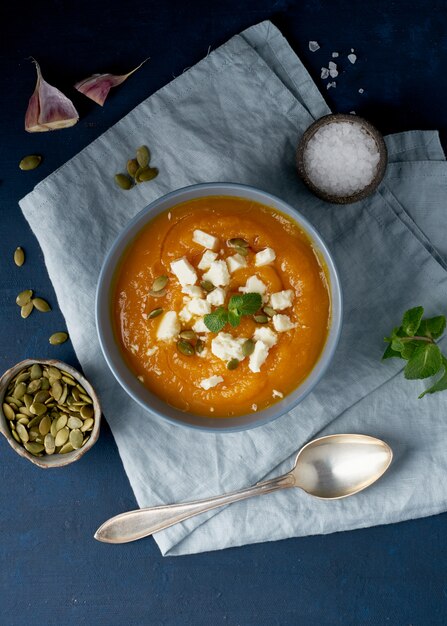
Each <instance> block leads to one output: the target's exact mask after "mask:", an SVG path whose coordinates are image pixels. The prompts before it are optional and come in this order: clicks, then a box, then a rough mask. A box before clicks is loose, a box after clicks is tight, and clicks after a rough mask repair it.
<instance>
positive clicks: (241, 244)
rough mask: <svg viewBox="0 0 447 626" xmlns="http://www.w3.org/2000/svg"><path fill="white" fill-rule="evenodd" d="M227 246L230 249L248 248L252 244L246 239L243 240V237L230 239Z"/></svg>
mask: <svg viewBox="0 0 447 626" xmlns="http://www.w3.org/2000/svg"><path fill="white" fill-rule="evenodd" d="M227 245H228V246H229V247H230V248H248V247H249V246H250V244H249V243H248V241H247V240H246V239H242V237H233V239H229V240H228V241H227Z"/></svg>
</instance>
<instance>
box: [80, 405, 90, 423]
mask: <svg viewBox="0 0 447 626" xmlns="http://www.w3.org/2000/svg"><path fill="white" fill-rule="evenodd" d="M80 413H81V417H82V419H84V420H87V419H89V418H91V417H93V407H92V406H83V407H81V411H80Z"/></svg>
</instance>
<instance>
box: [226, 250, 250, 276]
mask: <svg viewBox="0 0 447 626" xmlns="http://www.w3.org/2000/svg"><path fill="white" fill-rule="evenodd" d="M227 265H228V269H229V270H230V272H231V273H233V272H235V271H236V270H240V269H241V267H247V259H246V258H245V257H243V256H242V254H239V252H238V253H237V254H233V256H229V257H228V258H227Z"/></svg>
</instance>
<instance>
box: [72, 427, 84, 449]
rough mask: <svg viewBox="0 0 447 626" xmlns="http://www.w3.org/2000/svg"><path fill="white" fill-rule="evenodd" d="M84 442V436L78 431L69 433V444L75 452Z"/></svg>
mask: <svg viewBox="0 0 447 626" xmlns="http://www.w3.org/2000/svg"><path fill="white" fill-rule="evenodd" d="M83 441H84V435H83V434H82V433H81V431H80V430H79V429H75V430H72V431H71V433H70V443H71V445H72V446H73V448H74V449H75V450H77V449H78V448H80V447H81V446H82V442H83Z"/></svg>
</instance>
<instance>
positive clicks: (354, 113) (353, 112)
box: [349, 111, 357, 115]
mask: <svg viewBox="0 0 447 626" xmlns="http://www.w3.org/2000/svg"><path fill="white" fill-rule="evenodd" d="M349 113H350V114H351V115H357V113H356V112H355V111H349Z"/></svg>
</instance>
